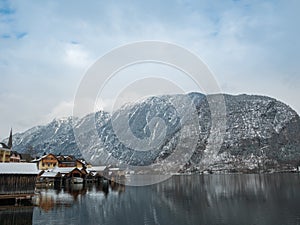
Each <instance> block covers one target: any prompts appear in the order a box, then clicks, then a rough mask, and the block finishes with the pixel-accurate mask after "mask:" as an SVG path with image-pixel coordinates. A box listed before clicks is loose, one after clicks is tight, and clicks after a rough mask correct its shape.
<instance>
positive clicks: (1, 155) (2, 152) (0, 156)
mask: <svg viewBox="0 0 300 225" xmlns="http://www.w3.org/2000/svg"><path fill="white" fill-rule="evenodd" d="M10 152H11V151H10V149H8V148H7V145H5V144H4V143H0V163H8V162H10Z"/></svg>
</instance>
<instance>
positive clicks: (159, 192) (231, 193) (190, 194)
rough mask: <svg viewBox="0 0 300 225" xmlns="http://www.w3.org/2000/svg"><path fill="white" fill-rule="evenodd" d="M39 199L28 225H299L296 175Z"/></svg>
mask: <svg viewBox="0 0 300 225" xmlns="http://www.w3.org/2000/svg"><path fill="white" fill-rule="evenodd" d="M39 199H40V202H39V204H40V206H39V207H34V210H33V216H32V224H43V225H44V224H56V225H57V224H74V225H75V224H76V225H77V224H86V225H89V224H107V225H114V224H122V225H123V224H130V225H138V224H172V225H173V224H187V225H190V224H239V225H240V224H300V204H299V202H300V175H299V174H264V175H258V174H256V175H250V174H249V175H246V174H241V175H237V174H236V175H193V176H173V177H172V178H170V179H169V180H167V181H165V182H162V183H159V184H155V185H151V186H144V187H130V186H126V187H125V186H122V185H114V186H106V187H103V186H101V185H100V186H95V185H92V186H87V187H84V186H77V187H72V188H69V189H62V190H41V192H40V198H39ZM0 213H1V212H0ZM0 215H1V214H0ZM16 216H17V215H16Z"/></svg>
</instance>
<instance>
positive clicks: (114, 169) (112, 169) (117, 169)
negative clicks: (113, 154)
mask: <svg viewBox="0 0 300 225" xmlns="http://www.w3.org/2000/svg"><path fill="white" fill-rule="evenodd" d="M109 170H110V171H119V170H120V168H109Z"/></svg>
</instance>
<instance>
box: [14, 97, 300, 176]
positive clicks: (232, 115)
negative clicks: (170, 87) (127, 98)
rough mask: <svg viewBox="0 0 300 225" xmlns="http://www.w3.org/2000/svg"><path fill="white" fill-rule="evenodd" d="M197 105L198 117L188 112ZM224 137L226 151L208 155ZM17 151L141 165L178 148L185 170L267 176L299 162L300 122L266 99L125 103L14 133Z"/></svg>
mask: <svg viewBox="0 0 300 225" xmlns="http://www.w3.org/2000/svg"><path fill="white" fill-rule="evenodd" d="M212 99H224V103H225V106H226V111H225V113H220V114H214V113H215V112H212V108H211V106H212V103H211V102H213V101H214V100H212ZM214 104H215V103H214ZM217 105H218V103H217ZM221 105H222V104H220V106H221ZM191 107H192V108H194V112H192V111H189V110H187V109H191ZM224 109H225V108H224ZM224 109H223V110H224ZM195 116H196V120H195ZM195 121H196V122H195ZM222 123H224V127H223V128H222ZM218 126H221V128H220V130H216V129H215V127H218ZM73 127H74V129H73ZM222 133H223V135H222ZM75 137H76V138H75ZM220 137H222V138H220ZM218 138H220V141H222V142H221V143H220V146H219V147H218V149H217V151H216V150H213V153H214V154H211V156H212V157H208V156H207V155H209V154H207V151H208V150H209V149H213V148H216V146H217V145H218V144H216V143H217V142H214V141H216V140H217V139H218ZM154 140H155V141H154ZM178 146H179V147H178ZM13 148H14V150H16V151H19V152H25V151H28V150H29V149H31V150H32V148H33V149H34V150H35V151H36V152H37V153H38V154H43V153H44V152H46V153H49V152H52V153H56V154H59V153H61V154H73V155H76V156H82V155H83V156H84V157H85V158H87V160H88V161H89V160H90V161H92V162H93V163H97V164H102V163H110V164H111V163H125V164H129V165H135V166H136V165H138V166H145V165H151V164H152V163H154V162H159V161H163V160H166V159H168V158H169V157H170V156H172V155H175V154H176V151H177V149H178V148H179V150H178V151H182V152H183V153H185V152H188V153H187V154H181V156H182V157H183V158H182V161H180V163H182V164H183V165H182V166H184V167H183V171H190V170H203V169H204V168H203V167H202V166H203V165H204V164H203V163H204V162H205V165H206V168H205V169H209V170H227V171H234V170H238V171H240V170H260V171H261V170H267V169H270V168H275V169H278V168H279V167H282V165H286V164H291V165H296V164H298V163H299V161H300V119H299V116H298V114H297V113H296V112H295V111H294V110H292V109H291V108H290V107H289V106H287V105H285V104H284V103H282V102H279V101H277V100H275V99H273V98H269V97H265V96H254V95H237V96H232V95H210V96H205V95H203V94H200V93H190V94H188V95H165V96H157V97H150V98H148V99H146V100H143V101H141V102H138V103H135V104H132V105H125V106H124V107H122V108H121V109H120V110H118V111H116V112H115V113H114V114H113V115H110V114H109V113H106V112H102V111H101V112H97V113H94V114H89V115H87V116H85V117H83V118H80V119H79V118H76V119H74V120H73V119H72V118H71V117H69V118H64V119H55V120H53V121H52V122H51V123H49V124H47V125H45V126H37V127H34V128H31V129H29V130H27V131H25V132H24V133H18V134H15V135H14V136H13ZM146 150H147V151H146ZM177 159H178V158H177ZM177 159H176V160H177Z"/></svg>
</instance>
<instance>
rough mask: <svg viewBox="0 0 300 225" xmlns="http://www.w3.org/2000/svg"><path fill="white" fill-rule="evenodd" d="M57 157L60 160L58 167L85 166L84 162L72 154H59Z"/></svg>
mask: <svg viewBox="0 0 300 225" xmlns="http://www.w3.org/2000/svg"><path fill="white" fill-rule="evenodd" d="M56 158H57V160H58V167H76V168H80V169H81V168H84V163H83V162H82V161H80V160H78V159H76V158H75V157H74V156H72V155H67V156H65V155H59V156H57V157H56Z"/></svg>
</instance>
